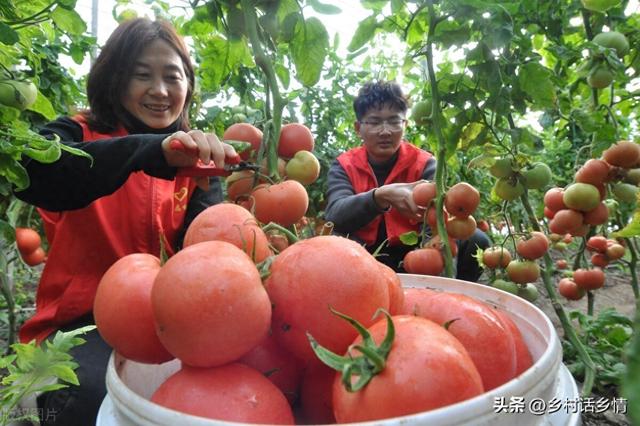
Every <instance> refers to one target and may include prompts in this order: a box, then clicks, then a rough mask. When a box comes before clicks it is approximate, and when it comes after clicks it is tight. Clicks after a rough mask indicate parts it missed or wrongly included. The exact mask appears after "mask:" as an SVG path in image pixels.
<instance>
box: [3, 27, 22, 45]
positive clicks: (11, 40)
mask: <svg viewBox="0 0 640 426" xmlns="http://www.w3.org/2000/svg"><path fill="white" fill-rule="evenodd" d="M18 40H20V37H18V33H17V32H16V30H14V29H13V28H11V27H10V26H9V25H7V24H5V23H4V22H0V43H4V44H6V45H7V46H11V45H12V44H16V43H17V42H18Z"/></svg>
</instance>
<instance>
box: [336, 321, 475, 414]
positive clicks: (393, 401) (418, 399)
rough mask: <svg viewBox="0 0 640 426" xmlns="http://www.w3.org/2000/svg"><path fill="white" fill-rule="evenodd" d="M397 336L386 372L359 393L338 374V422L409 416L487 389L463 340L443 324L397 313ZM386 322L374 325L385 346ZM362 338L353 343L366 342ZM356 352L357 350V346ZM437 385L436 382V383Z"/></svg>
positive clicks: (375, 336) (375, 334) (377, 339)
mask: <svg viewBox="0 0 640 426" xmlns="http://www.w3.org/2000/svg"><path fill="white" fill-rule="evenodd" d="M393 323H394V326H395V339H394V341H393V346H392V348H391V351H390V353H389V356H388V358H387V361H386V363H385V367H384V370H383V371H382V372H381V373H380V374H378V375H376V376H374V377H373V378H372V379H371V381H370V382H369V383H368V384H367V385H366V386H365V387H364V388H362V389H361V390H359V391H357V392H349V391H347V390H346V389H345V388H344V386H343V385H342V383H341V381H340V377H339V376H337V377H336V379H335V381H334V384H333V411H334V414H335V416H336V421H337V422H338V423H350V422H360V421H367V420H379V419H387V418H390V417H398V416H405V415H409V414H414V413H418V412H421V411H426V410H432V409H435V408H439V407H444V406H446V405H449V404H453V403H456V402H459V401H464V400H466V399H469V398H472V397H474V396H476V395H479V394H481V393H482V392H483V388H482V381H481V379H480V375H479V374H478V370H477V369H476V367H475V365H474V364H473V361H472V360H471V358H470V357H469V354H468V353H467V350H466V349H465V348H464V346H462V344H461V343H460V342H459V341H458V340H457V339H456V338H455V337H453V336H452V335H451V333H449V332H448V331H446V330H445V329H444V328H443V327H441V326H440V325H438V324H436V323H434V322H432V321H429V320H427V319H424V318H420V317H416V316H410V315H399V316H395V317H393ZM386 331H387V324H386V321H385V320H383V321H378V322H377V323H376V324H374V325H373V326H371V327H369V332H370V333H371V335H372V338H373V340H374V341H375V342H376V343H377V344H380V342H382V340H383V338H384V335H385V334H386ZM361 340H362V339H361V338H360V337H359V338H357V339H356V340H355V341H354V342H353V344H354V345H356V344H359V343H361ZM353 353H354V355H355V354H358V353H357V352H356V351H355V350H354V351H353ZM436 383H437V386H435V385H434V384H436Z"/></svg>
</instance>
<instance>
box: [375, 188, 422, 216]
mask: <svg viewBox="0 0 640 426" xmlns="http://www.w3.org/2000/svg"><path fill="white" fill-rule="evenodd" d="M422 182H426V181H424V180H419V181H416V182H411V183H390V184H388V185H383V186H381V187H379V188H377V189H376V190H375V193H374V196H373V199H374V201H375V202H376V204H377V205H378V207H380V209H382V210H384V209H387V208H389V207H392V208H394V209H396V210H398V212H399V213H400V214H401V215H403V216H405V217H408V218H409V219H415V220H419V221H420V220H422V216H423V215H424V211H425V208H424V207H421V206H418V205H416V203H415V202H414V201H413V188H414V187H415V186H416V185H417V184H419V183H422Z"/></svg>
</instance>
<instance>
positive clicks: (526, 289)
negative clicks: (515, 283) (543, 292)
mask: <svg viewBox="0 0 640 426" xmlns="http://www.w3.org/2000/svg"><path fill="white" fill-rule="evenodd" d="M518 296H520V297H522V298H523V299H524V300H527V301H529V302H532V303H533V302H535V301H536V300H537V299H538V296H540V292H539V291H538V288H537V287H536V286H535V285H534V284H532V283H528V284H527V285H525V286H521V287H519V288H518Z"/></svg>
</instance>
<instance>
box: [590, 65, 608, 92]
mask: <svg viewBox="0 0 640 426" xmlns="http://www.w3.org/2000/svg"><path fill="white" fill-rule="evenodd" d="M612 82H613V72H611V70H610V69H609V67H607V66H606V65H604V64H599V65H596V66H595V67H593V68H592V69H591V71H590V72H589V75H588V76H587V83H589V86H591V87H593V88H594V89H604V88H605V87H607V86H608V85H610V84H611V83H612Z"/></svg>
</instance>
